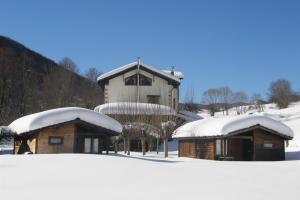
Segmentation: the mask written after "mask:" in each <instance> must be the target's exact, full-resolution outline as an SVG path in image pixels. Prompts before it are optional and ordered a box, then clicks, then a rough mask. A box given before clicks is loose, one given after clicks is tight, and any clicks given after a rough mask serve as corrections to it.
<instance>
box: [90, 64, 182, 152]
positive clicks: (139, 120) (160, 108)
mask: <svg viewBox="0 0 300 200" xmlns="http://www.w3.org/2000/svg"><path fill="white" fill-rule="evenodd" d="M182 79H183V74H182V73H181V72H177V71H174V68H172V69H171V70H161V69H158V68H156V67H152V66H149V65H146V64H144V63H142V62H141V61H140V60H138V61H136V62H133V63H130V64H127V65H125V66H122V67H119V68H116V69H113V70H111V71H109V72H107V73H104V74H102V75H101V76H99V77H98V79H97V81H98V84H99V85H100V87H101V89H102V90H103V93H104V99H103V102H104V104H103V105H99V106H97V107H96V108H95V111H96V112H99V113H101V114H107V115H109V116H111V117H112V118H114V119H116V120H118V121H119V122H120V123H122V125H123V127H124V130H123V136H122V138H121V140H123V143H119V142H121V140H118V141H117V143H119V144H124V145H123V147H124V149H125V148H127V147H128V149H129V151H130V150H134V151H140V150H143V151H145V149H152V147H154V146H156V148H157V147H158V142H156V143H155V145H153V142H154V141H155V140H154V139H155V138H156V140H157V141H158V140H159V139H162V138H164V139H165V140H166V139H169V137H168V136H166V135H163V134H162V126H163V124H164V123H167V122H168V124H171V123H169V122H170V121H172V122H173V123H172V124H176V125H180V124H181V123H182V120H183V119H182V118H181V117H179V115H178V111H179V86H180V82H181V80H182ZM145 140H146V141H145ZM165 142H166V141H165Z"/></svg>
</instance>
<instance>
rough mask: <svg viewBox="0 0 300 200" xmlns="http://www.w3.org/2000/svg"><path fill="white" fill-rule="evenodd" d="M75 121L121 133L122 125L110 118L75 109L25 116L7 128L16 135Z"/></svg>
mask: <svg viewBox="0 0 300 200" xmlns="http://www.w3.org/2000/svg"><path fill="white" fill-rule="evenodd" d="M75 119H80V120H82V121H84V122H87V123H90V124H93V125H96V126H100V127H103V128H106V129H109V130H112V131H115V132H118V133H121V132H122V125H121V124H120V123H119V122H117V121H116V120H114V119H112V118H111V117H109V116H106V115H103V114H100V113H97V112H94V111H92V110H88V109H85V108H77V107H66V108H57V109H53V110H47V111H43V112H39V113H35V114H31V115H27V116H24V117H21V118H19V119H17V120H15V121H14V122H12V123H11V124H10V125H9V128H10V129H12V130H13V131H15V132H16V133H17V134H21V133H27V132H30V131H33V130H37V129H41V128H45V127H49V126H52V125H56V124H60V123H64V122H68V121H72V120H75Z"/></svg>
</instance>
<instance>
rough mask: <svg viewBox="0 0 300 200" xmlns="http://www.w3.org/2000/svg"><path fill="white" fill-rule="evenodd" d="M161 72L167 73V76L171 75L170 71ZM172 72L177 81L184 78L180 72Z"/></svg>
mask: <svg viewBox="0 0 300 200" xmlns="http://www.w3.org/2000/svg"><path fill="white" fill-rule="evenodd" d="M163 72H165V73H168V74H172V71H171V70H163ZM173 72H174V76H175V77H177V78H179V79H183V78H184V75H183V73H182V72H179V71H173Z"/></svg>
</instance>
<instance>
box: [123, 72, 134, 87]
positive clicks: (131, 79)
mask: <svg viewBox="0 0 300 200" xmlns="http://www.w3.org/2000/svg"><path fill="white" fill-rule="evenodd" d="M125 85H137V74H135V75H133V76H130V77H128V78H125Z"/></svg>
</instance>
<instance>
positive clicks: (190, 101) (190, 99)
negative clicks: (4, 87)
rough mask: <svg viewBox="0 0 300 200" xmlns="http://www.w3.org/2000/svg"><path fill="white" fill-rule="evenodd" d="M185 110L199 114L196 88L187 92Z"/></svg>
mask: <svg viewBox="0 0 300 200" xmlns="http://www.w3.org/2000/svg"><path fill="white" fill-rule="evenodd" d="M183 109H184V110H187V111H190V112H197V111H198V110H199V109H198V105H197V104H196V103H195V91H194V88H190V89H188V90H187V91H186V93H185V102H184V105H183Z"/></svg>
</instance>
